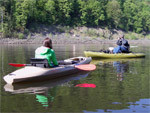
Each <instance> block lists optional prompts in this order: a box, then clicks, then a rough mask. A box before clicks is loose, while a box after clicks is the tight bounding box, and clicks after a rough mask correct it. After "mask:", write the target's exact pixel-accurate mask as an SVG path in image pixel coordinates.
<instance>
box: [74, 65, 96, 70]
mask: <svg viewBox="0 0 150 113" xmlns="http://www.w3.org/2000/svg"><path fill="white" fill-rule="evenodd" d="M75 68H77V69H80V70H83V71H93V70H95V69H96V66H95V65H94V64H82V65H75Z"/></svg>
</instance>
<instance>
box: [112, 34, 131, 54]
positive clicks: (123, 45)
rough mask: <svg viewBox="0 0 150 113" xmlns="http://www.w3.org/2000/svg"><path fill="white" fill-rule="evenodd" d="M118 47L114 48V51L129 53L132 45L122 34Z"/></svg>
mask: <svg viewBox="0 0 150 113" xmlns="http://www.w3.org/2000/svg"><path fill="white" fill-rule="evenodd" d="M117 45H118V46H117V47H116V48H114V50H113V53H114V54H116V53H129V48H130V45H129V43H128V41H127V40H126V39H125V38H124V35H121V36H120V37H119V39H118V41H117Z"/></svg>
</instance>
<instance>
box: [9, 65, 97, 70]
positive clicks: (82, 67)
mask: <svg viewBox="0 0 150 113" xmlns="http://www.w3.org/2000/svg"><path fill="white" fill-rule="evenodd" d="M9 65H11V66H14V67H24V66H31V64H15V63H9ZM74 67H75V68H77V69H79V70H83V71H93V70H95V69H96V66H95V65H94V64H81V65H75V66H74Z"/></svg>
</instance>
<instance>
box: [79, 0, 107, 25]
mask: <svg viewBox="0 0 150 113" xmlns="http://www.w3.org/2000/svg"><path fill="white" fill-rule="evenodd" d="M78 1H79V4H80V14H81V16H80V18H81V21H82V24H83V25H87V26H88V25H89V26H95V25H96V26H97V25H99V22H102V21H104V20H105V15H104V10H103V7H104V6H103V4H101V2H99V0H86V1H83V0H78Z"/></svg>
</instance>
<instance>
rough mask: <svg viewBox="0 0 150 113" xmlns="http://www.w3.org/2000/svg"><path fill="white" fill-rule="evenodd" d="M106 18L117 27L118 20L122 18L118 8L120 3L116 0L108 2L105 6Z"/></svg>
mask: <svg viewBox="0 0 150 113" xmlns="http://www.w3.org/2000/svg"><path fill="white" fill-rule="evenodd" d="M106 13H107V18H108V20H109V21H110V22H109V23H110V25H111V26H114V27H115V28H118V26H119V24H120V20H121V18H122V11H121V9H120V4H119V3H118V2H117V1H116V0H112V1H110V2H108V4H107V6H106Z"/></svg>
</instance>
